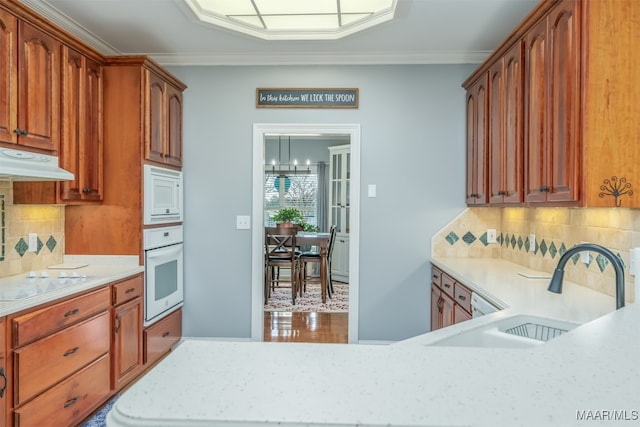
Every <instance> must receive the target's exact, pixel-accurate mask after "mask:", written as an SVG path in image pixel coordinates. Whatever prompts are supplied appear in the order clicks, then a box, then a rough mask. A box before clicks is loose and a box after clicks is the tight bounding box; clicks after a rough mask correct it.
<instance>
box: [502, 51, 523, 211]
mask: <svg viewBox="0 0 640 427" xmlns="http://www.w3.org/2000/svg"><path fill="white" fill-rule="evenodd" d="M503 64H504V65H503V66H504V72H503V79H502V120H503V128H502V129H503V136H502V146H503V150H502V152H503V158H502V160H503V162H504V163H503V168H502V170H503V173H502V182H503V186H502V190H503V192H504V194H503V202H504V203H521V202H522V201H523V196H522V181H523V179H522V175H523V170H522V158H523V154H522V148H523V142H522V77H523V69H522V44H521V43H520V42H517V43H516V44H515V45H514V46H513V47H512V48H511V49H510V50H509V51H508V52H507V53H506V54H505V56H504V59H503Z"/></svg>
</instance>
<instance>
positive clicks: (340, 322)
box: [264, 311, 349, 344]
mask: <svg viewBox="0 0 640 427" xmlns="http://www.w3.org/2000/svg"><path fill="white" fill-rule="evenodd" d="M348 331H349V313H291V312H280V311H265V312H264V341H265V342H307V343H332V344H340V343H342V344H346V343H347V342H348Z"/></svg>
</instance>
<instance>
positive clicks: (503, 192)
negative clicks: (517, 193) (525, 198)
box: [498, 191, 507, 196]
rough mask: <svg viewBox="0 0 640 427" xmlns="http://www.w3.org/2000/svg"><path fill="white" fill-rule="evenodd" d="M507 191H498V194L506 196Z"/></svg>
mask: <svg viewBox="0 0 640 427" xmlns="http://www.w3.org/2000/svg"><path fill="white" fill-rule="evenodd" d="M506 195H507V192H506V191H498V196H506Z"/></svg>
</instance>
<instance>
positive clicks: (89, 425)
mask: <svg viewBox="0 0 640 427" xmlns="http://www.w3.org/2000/svg"><path fill="white" fill-rule="evenodd" d="M118 397H120V396H119V395H116V396H114V397H113V398H111V400H109V401H108V402H107V403H105V404H104V406H103V407H102V408H100V409H98V410H97V411H96V412H95V413H94V414H93V415H92V416H91V418H89V419H87V420H86V421H85V422H84V423H82V425H81V427H105V426H106V425H107V421H106V420H107V413H108V412H109V411H110V410H111V407H112V406H113V404H114V403H116V400H118Z"/></svg>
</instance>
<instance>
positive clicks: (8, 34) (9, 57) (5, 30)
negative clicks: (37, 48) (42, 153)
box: [0, 9, 18, 144]
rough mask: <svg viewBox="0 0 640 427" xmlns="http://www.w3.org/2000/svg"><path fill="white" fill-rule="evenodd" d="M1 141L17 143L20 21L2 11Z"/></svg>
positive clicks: (0, 63)
mask: <svg viewBox="0 0 640 427" xmlns="http://www.w3.org/2000/svg"><path fill="white" fill-rule="evenodd" d="M0 76H2V78H1V79H0V141H4V142H10V143H13V144H15V143H17V142H18V135H17V134H16V133H15V132H14V130H15V129H16V128H17V127H18V123H17V116H16V111H17V109H18V20H17V19H16V18H15V17H14V16H13V15H11V14H10V13H8V12H5V11H4V10H2V9H0Z"/></svg>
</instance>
